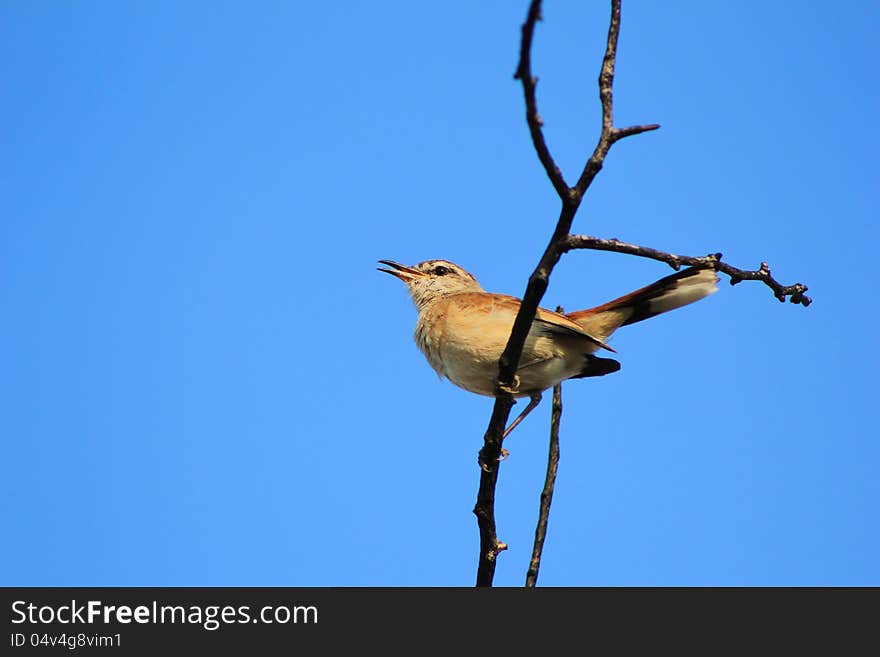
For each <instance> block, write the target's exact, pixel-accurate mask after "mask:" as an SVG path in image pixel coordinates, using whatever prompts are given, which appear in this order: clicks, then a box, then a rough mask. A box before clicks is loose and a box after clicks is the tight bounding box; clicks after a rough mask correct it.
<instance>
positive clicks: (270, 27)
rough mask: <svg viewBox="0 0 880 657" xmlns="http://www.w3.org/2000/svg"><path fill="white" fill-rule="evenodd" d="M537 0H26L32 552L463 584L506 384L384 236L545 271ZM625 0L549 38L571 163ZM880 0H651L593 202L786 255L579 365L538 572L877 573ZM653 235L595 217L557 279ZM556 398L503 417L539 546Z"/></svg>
mask: <svg viewBox="0 0 880 657" xmlns="http://www.w3.org/2000/svg"><path fill="white" fill-rule="evenodd" d="M526 4H527V3H526V2H522V3H513V2H507V1H505V2H482V3H459V4H457V5H456V4H455V3H453V4H449V3H445V4H442V5H440V4H437V5H431V4H426V3H409V2H385V3H366V2H341V3H333V4H330V3H303V2H258V3H247V4H245V3H232V2H212V3H207V2H190V3H179V2H164V1H160V2H152V1H151V2H125V3H113V2H89V3H87V2H79V3H64V4H59V3H36V2H24V1H20V2H5V3H3V4H2V6H0V71H2V73H0V75H2V79H3V87H4V89H5V94H4V98H5V101H4V102H3V103H2V105H0V119H2V120H0V140H2V144H3V151H4V153H5V155H6V156H5V157H3V158H2V159H0V215H2V217H3V219H2V221H0V308H2V313H3V321H2V322H0V362H2V364H3V367H2V370H3V376H2V377H0V386H2V389H0V433H2V436H3V442H2V444H3V451H4V454H3V462H4V464H5V468H4V476H3V477H2V478H0V491H2V495H3V498H4V504H3V510H2V512H0V522H2V526H3V527H4V536H5V537H6V540H4V541H2V542H0V564H2V566H0V584H4V585H181V586H185V585H218V586H220V585H285V586H287V585H290V586H298V585H305V586H312V585H319V586H324V585H329V586H338V585H404V586H409V585H466V586H469V585H471V584H472V583H473V581H474V575H475V566H476V553H477V545H478V542H477V532H476V523H475V520H474V517H473V515H472V514H471V509H472V507H473V504H474V500H475V496H476V490H477V482H478V475H479V472H478V469H477V466H476V453H477V450H478V449H479V447H480V445H481V439H482V434H483V431H484V429H485V426H486V424H487V422H488V418H489V414H490V411H491V406H492V402H491V400H490V399H488V398H482V397H477V396H474V395H471V394H468V393H466V392H464V391H461V390H459V389H457V388H455V387H454V386H453V385H451V384H450V383H448V382H445V381H444V382H441V381H439V380H438V379H437V377H436V376H435V374H434V373H433V371H432V370H431V369H430V368H429V367H428V365H427V363H426V362H425V361H424V359H423V358H422V356H421V355H420V354H419V352H418V351H417V349H416V347H415V345H414V344H413V342H412V339H411V335H412V330H413V326H414V323H415V310H414V308H413V307H412V304H411V303H410V301H409V299H408V298H407V296H406V294H405V291H404V288H403V286H402V285H400V284H399V283H398V282H397V281H395V280H393V279H392V278H390V277H388V276H386V275H384V274H381V273H379V272H376V271H375V269H374V268H375V266H376V260H377V259H379V258H388V259H393V260H398V261H402V262H409V263H415V262H418V261H420V260H424V259H428V258H446V259H450V260H453V261H455V262H457V263H459V264H461V265H463V266H464V267H466V268H467V269H469V270H470V271H472V272H473V273H474V274H475V275H476V276H477V277H478V278H479V280H480V281H481V282H482V284H483V286H484V287H485V288H486V289H489V290H493V291H498V292H505V293H509V294H515V295H521V294H522V291H523V290H524V289H525V284H526V279H527V277H528V275H529V273H530V272H531V270H532V269H533V267H534V265H535V264H536V263H537V260H538V258H539V256H540V253H541V251H542V250H543V248H544V245H545V244H546V241H547V239H548V237H549V235H550V233H551V231H552V227H553V223H554V222H555V219H556V214H557V201H556V199H555V196H554V192H553V190H552V188H551V186H550V184H549V182H548V181H547V180H546V177H545V176H544V173H543V171H542V169H541V167H540V164H539V163H538V160H537V158H536V157H535V155H534V152H533V149H532V146H531V143H530V141H529V137H528V131H527V129H526V126H525V122H524V110H523V106H522V100H521V91H520V88H519V86H518V85H517V84H516V83H515V82H514V80H513V79H512V73H513V70H514V68H515V65H516V56H517V52H518V47H519V25H520V24H521V22H522V20H523V18H524V16H525V12H526ZM607 4H608V3H607V2H604V1H602V2H598V1H597V2H587V3H581V2H552V1H551V2H547V3H546V7H545V11H544V15H545V22H544V23H542V24H541V25H540V26H539V28H538V31H537V34H536V39H535V46H534V70H535V73H536V74H537V75H538V76H539V78H540V83H539V87H538V94H539V106H540V110H541V114H542V116H543V117H544V120H545V123H546V135H547V139H548V142H549V144H550V147H551V149H552V151H553V153H554V155H555V156H556V158H557V161H558V163H559V164H560V166H561V167H562V168H563V170H564V172H565V173H566V175H567V178H568V179H569V180H570V181H571V180H574V179H576V177H577V173H578V172H579V171H580V168H581V167H582V165H583V162H584V160H585V158H586V157H587V156H588V154H589V152H590V150H591V149H592V147H593V145H594V143H595V140H596V137H597V130H598V126H599V106H598V102H597V98H596V85H595V78H596V75H597V72H598V65H599V60H600V57H601V53H602V49H603V47H604V37H605V32H606V29H607V12H608V8H607ZM878 28H880V9H878V6H877V4H876V3H874V2H856V3H853V4H852V5H848V6H847V8H846V9H843V8H832V7H830V6H829V5H828V4H827V3H819V2H805V3H800V4H798V6H797V10H796V11H794V10H792V9H791V7H790V6H788V5H786V4H785V3H770V4H769V5H768V4H766V3H763V2H757V1H754V2H753V1H744V2H738V3H704V2H696V1H693V2H684V1H682V2H668V3H656V2H645V1H641V2H637V1H629V2H624V8H623V28H622V34H621V40H620V52H619V58H618V75H617V81H616V88H615V92H616V95H615V101H616V119H617V124H618V125H621V126H622V125H627V124H630V123H650V122H657V123H660V124H662V126H663V127H662V129H661V130H660V131H658V132H656V133H651V134H648V135H643V136H639V137H635V138H632V139H629V140H625V141H623V142H620V143H619V144H617V145H616V146H615V148H614V149H613V150H612V152H611V155H610V156H609V158H608V160H607V161H606V166H605V168H604V170H603V171H602V172H601V173H600V175H599V176H598V178H597V179H596V181H595V183H594V185H593V187H592V188H591V189H590V191H589V193H588V196H587V198H586V200H585V202H584V204H583V206H582V209H581V212H580V213H579V215H578V217H577V219H576V222H575V227H574V230H575V232H582V233H589V234H594V235H599V236H603V237H618V238H620V239H624V240H627V241H632V242H637V243H641V244H646V245H650V246H654V247H656V248H660V249H664V250H670V251H675V252H679V253H686V254H694V255H701V254H705V253H709V252H714V251H722V252H724V254H725V258H726V259H727V260H728V261H729V262H731V263H732V264H734V265H737V266H740V267H749V268H755V267H757V266H758V264H759V263H760V261H761V260H767V261H768V262H769V263H770V264H771V266H772V267H773V271H774V273H775V274H776V275H777V276H778V278H779V279H780V280H782V281H783V282H785V283H793V282H796V281H803V282H805V283H807V284H808V285H809V286H810V294H811V296H813V298H814V299H815V303H814V304H813V305H812V306H811V307H810V308H808V309H804V308H802V307H798V306H793V305H791V304H786V305H782V304H780V303H778V302H777V301H776V300H775V299H774V298H773V297H772V295H771V294H770V292H769V290H768V289H767V288H765V287H763V286H761V285H758V284H755V283H744V284H742V285H739V286H737V287H735V288H731V287H730V286H729V285H727V284H726V279H725V282H724V284H723V285H722V289H721V291H720V292H719V293H718V294H716V295H714V296H712V297H710V298H709V299H708V300H706V301H703V302H701V303H699V304H697V305H694V306H691V307H688V308H686V309H684V310H680V311H677V312H676V313H672V314H670V315H667V316H664V317H661V318H658V319H655V320H652V321H650V322H645V323H642V324H638V325H635V326H632V327H626V328H625V329H623V330H621V331H620V333H619V334H617V335H616V336H615V339H614V343H613V344H614V346H615V347H616V348H617V349H618V351H619V359H620V360H621V362H622V364H623V368H622V370H621V371H620V372H619V373H617V374H614V375H612V376H608V377H605V378H603V379H588V380H579V381H573V382H570V383H568V384H566V385H565V386H564V393H563V394H564V414H563V426H562V436H561V451H562V461H561V464H560V469H559V479H558V483H557V488H556V496H555V498H554V505H553V510H552V514H551V519H550V529H549V534H548V539H547V544H546V548H545V554H544V563H543V566H542V570H541V577H540V580H539V583H541V584H545V585H634V584H638V585H656V584H662V585H788V584H791V585H832V584H840V585H844V584H856V585H858V584H874V585H877V584H880V565H878V559H877V555H878V554H880V530H878V523H877V508H878V501H880V446H878V436H880V431H878V420H877V417H878V409H877V383H876V372H877V370H878V366H880V359H878V339H877V332H876V328H875V325H876V323H877V321H878V311H877V309H876V304H875V303H873V293H872V291H871V290H872V289H873V286H874V280H875V279H876V278H877V272H876V267H875V260H876V254H875V251H876V244H877V243H878V239H880V234H878V228H877V221H876V220H877V215H878V213H877V210H878V204H877V191H878V182H880V181H878V169H877V162H876V152H877V148H878V140H877V134H876V130H875V127H874V124H875V122H876V118H877V116H878V112H880V97H878V91H877V90H878V82H880V81H878V77H877V73H876V65H875V64H876V61H877V59H878V54H880V53H878V49H877V45H876V43H877V42H876V34H877V31H878ZM669 272H670V270H669V269H668V267H666V266H665V265H662V264H659V263H654V262H649V261H642V260H639V259H635V258H632V257H628V256H623V255H616V254H604V253H594V252H576V253H571V254H569V255H567V256H566V257H565V258H564V259H563V261H562V262H561V263H560V265H559V266H558V267H557V269H556V271H555V272H554V274H553V277H552V280H551V285H550V288H549V290H548V292H547V295H546V296H545V299H544V305H545V306H547V307H555V306H556V305H557V304H561V305H563V306H564V307H565V308H566V309H567V310H575V309H579V308H584V307H589V306H591V305H595V304H598V303H601V302H603V301H606V300H608V299H610V298H613V297H616V296H618V295H620V294H623V293H625V292H628V291H630V290H632V289H634V288H636V287H640V286H641V285H644V284H647V283H649V282H651V281H653V280H655V279H656V278H659V277H661V276H665V275H666V274H668V273H669ZM548 422H549V403H547V404H544V405H542V406H541V407H540V408H539V409H538V410H537V411H536V412H535V413H534V414H533V415H532V416H531V417H530V418H529V419H528V421H527V422H526V423H525V424H524V425H523V426H522V427H521V428H519V429H517V431H516V432H515V433H514V434H513V435H512V436H511V438H510V439H509V440H508V442H507V444H506V446H507V447H508V449H509V450H510V451H511V456H510V458H509V459H508V460H507V461H506V462H505V463H504V465H503V469H502V472H501V477H500V482H499V487H498V503H497V515H498V527H499V537H500V538H501V539H502V540H504V541H505V542H507V543H508V544H509V545H510V550H509V551H508V552H506V553H504V554H503V555H502V556H501V557H500V561H499V565H498V571H497V575H496V583H497V584H500V585H520V584H521V583H522V582H523V580H524V577H525V571H526V568H527V565H528V555H529V552H530V550H531V540H532V533H533V531H534V524H535V519H536V514H537V504H538V494H539V492H540V488H541V485H542V481H543V474H544V468H545V463H546V449H547V431H548Z"/></svg>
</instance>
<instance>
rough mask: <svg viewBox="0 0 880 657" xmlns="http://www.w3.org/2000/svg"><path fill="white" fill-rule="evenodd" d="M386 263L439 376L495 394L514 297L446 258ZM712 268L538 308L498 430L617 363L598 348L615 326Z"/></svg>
mask: <svg viewBox="0 0 880 657" xmlns="http://www.w3.org/2000/svg"><path fill="white" fill-rule="evenodd" d="M379 262H380V263H382V264H383V265H387V266H388V267H391V269H384V268H381V267H379V268H378V269H379V271H384V272H386V273H388V274H391V275H392V276H396V277H397V278H399V279H400V280H402V281H403V282H404V283H406V286H407V288H408V289H409V293H410V296H412V300H413V301H414V302H415V304H416V308H417V309H418V311H419V319H418V322H417V323H416V332H415V340H416V344H417V345H418V346H419V349H421V350H422V353H423V354H425V357H426V358H427V359H428V362H429V363H430V364H431V367H433V368H434V370H436V372H437V374H439V375H440V376H441V377H444V376H445V377H446V378H448V379H449V380H450V381H452V382H453V383H454V384H455V385H457V386H459V387H461V388H464V389H465V390H469V391H471V392H475V393H477V394H478V395H487V396H490V397H492V396H494V394H495V383H496V380H497V376H498V359H499V358H501V352H502V351H504V347H505V346H506V345H507V340H508V338H509V337H510V331H511V329H512V328H513V321H514V319H515V317H516V314H517V312H518V311H519V305H520V300H519V299H517V298H515V297H510V296H507V295H504V294H492V293H490V292H486V291H485V290H483V288H482V287H480V284H479V283H477V280H476V279H475V278H474V277H473V276H472V275H471V274H469V273H468V272H467V271H465V270H464V269H462V268H461V267H459V266H458V265H456V264H454V263H452V262H449V261H447V260H426V261H424V262H420V263H419V264H417V265H414V266H412V267H407V266H405V265H401V264H399V263H396V262H393V261H391V260H380V261H379ZM717 283H718V276H717V275H716V274H715V270H714V269H711V268H700V267H691V268H689V269H684V270H682V271H680V272H677V273H675V274H672V275H671V276H666V277H665V278H661V279H660V280H659V281H657V282H655V283H652V284H651V285H648V286H646V287H643V288H641V289H639V290H636V291H635V292H630V293H629V294H627V295H625V296H622V297H620V298H619V299H614V300H613V301H609V302H608V303H605V304H602V305H601V306H596V307H595V308H590V309H589V310H577V311H575V312H571V313H568V314H566V315H561V314H559V313H555V312H552V311H550V310H545V309H544V308H539V309H538V313H537V315H536V317H535V320H534V321H533V322H532V327H531V330H530V331H529V333H528V336H527V338H526V342H525V346H524V348H523V352H522V357H521V358H520V361H519V368H518V369H517V371H516V378H515V380H514V386H513V389H512V390H510V392H512V393H513V395H514V397H529V399H530V401H529V404H528V406H526V407H525V408H524V409H523V411H522V413H520V414H519V415H518V416H517V418H516V419H515V420H514V421H513V422H512V423H511V424H510V426H509V427H507V429H506V430H505V431H504V437H506V436H507V435H508V434H509V433H510V432H511V431H513V429H514V428H515V427H516V426H517V425H518V424H519V423H520V422H522V421H523V419H524V418H525V417H526V415H528V414H529V413H530V412H531V411H532V410H534V408H535V407H536V406H537V405H538V404H539V403H540V401H541V393H542V392H543V391H544V390H547V389H548V388H552V387H553V386H554V385H556V384H557V383H559V382H560V381H564V380H566V379H580V378H583V377H588V376H604V375H605V374H610V373H611V372H616V371H617V370H619V369H620V363H619V362H617V361H616V360H614V359H612V358H600V357H598V356H595V355H594V353H595V352H596V351H598V350H599V349H606V350H608V351H614V349H612V348H611V347H609V346H608V345H607V344H605V341H606V340H607V339H608V338H609V337H610V336H611V334H612V333H614V331H615V330H617V329H618V328H619V327H621V326H626V325H627V324H634V323H636V322H640V321H642V320H643V319H648V318H649V317H654V316H655V315H659V314H661V313H665V312H667V311H669V310H674V309H675V308H680V307H682V306H685V305H687V304H689V303H693V302H694V301H698V300H700V299H702V298H703V297H707V296H709V295H710V294H712V293H713V292H716V291H717V290H718V285H717Z"/></svg>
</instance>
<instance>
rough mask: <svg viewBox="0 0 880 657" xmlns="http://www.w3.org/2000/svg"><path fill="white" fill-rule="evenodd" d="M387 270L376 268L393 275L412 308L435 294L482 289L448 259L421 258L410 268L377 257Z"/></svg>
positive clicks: (425, 302)
mask: <svg viewBox="0 0 880 657" xmlns="http://www.w3.org/2000/svg"><path fill="white" fill-rule="evenodd" d="M379 262H381V263H382V264H383V265H388V266H389V267H391V269H385V268H383V267H377V269H378V270H379V271H384V272H385V273H386V274H391V275H392V276H396V277H397V278H399V279H400V280H402V281H403V282H404V283H406V287H407V288H408V289H409V293H410V296H412V299H413V301H414V302H415V304H416V307H417V308H419V309H421V308H423V307H424V306H425V305H426V304H428V303H430V302H431V301H433V300H434V299H436V298H438V297H444V296H447V295H450V294H460V293H462V292H482V291H483V288H482V287H480V284H479V283H477V279H475V278H474V277H473V276H472V275H471V274H470V273H469V272H468V271H467V270H465V269H463V268H462V267H459V266H458V265H456V264H455V263H454V262H449V261H448V260H425V261H424V262H420V263H419V264H417V265H413V266H412V267H407V266H406V265H401V264H400V263H398V262H394V261H393V260H380V261H379Z"/></svg>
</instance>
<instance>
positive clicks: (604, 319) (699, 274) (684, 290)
mask: <svg viewBox="0 0 880 657" xmlns="http://www.w3.org/2000/svg"><path fill="white" fill-rule="evenodd" d="M717 291H718V276H717V274H716V273H715V270H714V269H711V268H708V267H690V268H688V269H684V270H682V271H680V272H677V273H675V274H672V275H671V276H666V277H665V278H661V279H660V280H659V281H656V282H655V283H651V284H650V285H648V286H646V287H643V288H641V289H639V290H636V291H635V292H630V293H629V294H627V295H625V296H622V297H620V298H619V299H614V300H613V301H609V302H608V303H604V304H602V305H601V306H596V307H595V308H590V309H588V310H578V311H575V312H573V313H568V315H567V317H568V318H569V319H571V320H573V321H575V322H577V323H578V324H580V325H581V326H582V327H583V328H584V330H585V331H587V332H588V333H590V334H591V335H594V336H596V337H597V338H598V339H599V340H605V339H607V338H608V336H610V335H611V334H612V333H614V331H615V330H617V329H618V328H619V327H621V326H626V325H627V324H635V323H636V322H641V321H642V320H643V319H648V318H650V317H654V316H655V315H660V314H662V313H665V312H669V311H670V310H675V309H676V308H681V307H682V306H686V305H688V304H689V303H693V302H694V301H699V300H700V299H702V298H704V297H707V296H709V295H710V294H712V293H713V292H717Z"/></svg>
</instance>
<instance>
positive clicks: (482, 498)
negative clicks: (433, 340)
mask: <svg viewBox="0 0 880 657" xmlns="http://www.w3.org/2000/svg"><path fill="white" fill-rule="evenodd" d="M540 17H541V2H540V0H532V2H531V4H530V6H529V13H528V16H527V18H526V22H525V23H524V24H523V28H522V43H521V47H520V61H519V67H518V68H517V74H516V77H517V78H518V79H519V80H520V82H521V83H522V85H523V94H524V95H525V99H526V108H527V117H526V118H527V121H528V124H529V130H530V132H531V134H532V142H533V144H534V146H535V151H536V152H537V154H538V158H539V159H540V160H541V163H542V164H543V165H544V169H545V170H546V171H547V175H548V176H549V178H550V181H551V182H552V183H553V187H554V188H555V189H556V191H557V193H558V194H559V197H560V199H561V200H562V208H561V209H560V212H559V219H558V220H557V222H556V228H555V230H554V231H553V236H552V237H551V238H550V242H549V243H548V244H547V248H546V249H545V250H544V254H543V255H542V256H541V260H540V262H539V263H538V266H537V267H536V268H535V271H534V272H533V273H532V275H531V276H530V277H529V283H528V286H527V287H526V291H525V294H523V298H522V302H521V303H520V308H519V312H518V313H517V315H516V319H515V320H514V323H513V328H512V330H511V334H510V339H509V340H508V341H507V346H506V347H505V348H504V353H502V354H501V358H500V359H499V361H498V382H497V385H496V390H495V407H494V408H493V410H492V419H491V420H490V421H489V426H488V428H487V429H486V433H485V435H484V436H483V448H482V449H481V450H480V465H481V467H482V469H483V474H482V475H481V476H480V489H479V491H478V493H477V504H476V506H475V507H474V513H475V514H476V516H477V522H478V525H479V528H480V559H479V566H478V568H477V586H491V585H492V580H493V578H494V576H495V557H496V556H497V554H498V550H497V549H495V548H494V546H497V545H498V544H499V542H498V539H497V536H496V535H495V507H494V500H495V491H494V487H495V485H496V484H497V481H498V476H497V473H494V474H493V473H491V472H487V470H489V471H493V470H497V469H498V462H499V459H500V456H501V449H502V447H501V443H502V438H501V436H502V432H503V431H504V426H505V424H506V423H507V419H508V417H509V416H510V409H511V408H512V407H513V403H514V401H513V397H512V395H511V393H510V391H511V390H512V389H513V381H514V377H515V374H516V369H517V366H518V365H519V359H520V357H521V356H522V351H523V346H524V345H525V340H526V335H528V332H529V329H530V328H531V325H532V321H534V319H535V314H536V313H537V310H538V304H539V303H540V302H541V299H542V298H543V296H544V292H546V290H547V286H548V285H549V281H550V273H551V272H552V271H553V267H555V266H556V263H557V262H559V258H560V256H561V255H562V253H563V251H564V247H565V244H566V240H567V238H568V235H569V233H570V232H571V225H572V222H573V221H574V216H575V214H576V213H577V210H578V207H580V204H581V199H582V198H583V195H584V193H585V192H586V191H587V189H588V188H589V186H590V184H591V183H592V182H593V179H594V178H595V176H596V174H597V173H598V172H599V171H600V170H601V169H602V165H603V163H604V161H605V156H606V155H607V154H608V151H609V149H610V148H611V146H612V145H613V144H614V142H615V141H617V140H619V139H622V138H623V137H626V136H628V135H630V134H638V133H639V132H646V131H647V130H653V129H655V126H653V125H650V126H637V127H632V128H624V129H623V130H617V129H616V128H614V125H613V96H612V87H613V84H614V62H615V58H616V57H617V37H618V34H619V33H620V0H611V20H610V24H609V27H608V40H607V43H606V47H605V57H604V59H603V61H602V70H601V72H600V74H599V97H600V99H601V102H602V129H601V132H600V137H599V143H598V144H597V145H596V148H595V149H594V151H593V154H592V155H591V156H590V158H589V160H588V161H587V163H586V165H585V167H584V172H583V174H581V178H580V180H578V183H577V185H576V186H575V187H572V188H567V187H566V186H565V181H564V179H563V178H562V173H561V172H559V170H558V167H556V164H555V163H554V162H553V158H552V157H551V156H550V151H549V149H548V148H547V144H546V142H545V141H544V136H543V133H542V132H541V120H540V117H539V116H538V112H537V105H536V101H535V79H534V77H533V76H532V71H531V56H530V51H531V46H532V37H533V34H534V29H535V24H536V23H537V21H538V20H539V19H540ZM486 487H491V488H492V489H493V490H492V491H491V492H490V491H488V490H486Z"/></svg>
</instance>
